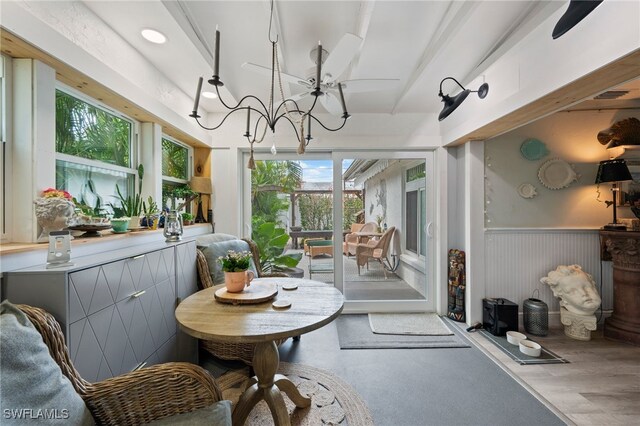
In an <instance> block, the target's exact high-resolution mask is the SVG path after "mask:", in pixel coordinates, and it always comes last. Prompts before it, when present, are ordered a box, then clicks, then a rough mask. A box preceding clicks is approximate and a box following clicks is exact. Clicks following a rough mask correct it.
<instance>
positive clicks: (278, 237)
mask: <svg viewBox="0 0 640 426" xmlns="http://www.w3.org/2000/svg"><path fill="white" fill-rule="evenodd" d="M251 239H252V240H253V241H254V242H255V243H256V245H257V246H258V251H259V253H260V267H261V268H262V270H263V271H264V272H265V273H272V272H275V271H281V272H285V273H286V272H287V270H288V269H289V268H295V267H296V266H297V265H298V263H299V262H300V259H302V253H292V254H283V253H284V249H285V246H286V245H287V243H288V242H289V234H287V233H286V232H285V230H284V228H280V227H277V226H276V224H275V223H273V222H265V223H263V224H261V225H259V226H257V227H255V228H254V229H253V232H252V234H251Z"/></svg>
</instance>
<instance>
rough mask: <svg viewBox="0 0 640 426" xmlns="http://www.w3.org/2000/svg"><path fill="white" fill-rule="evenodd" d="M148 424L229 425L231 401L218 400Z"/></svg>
mask: <svg viewBox="0 0 640 426" xmlns="http://www.w3.org/2000/svg"><path fill="white" fill-rule="evenodd" d="M148 424H150V425H153V426H176V425H177V426H198V425H212V426H231V401H218V402H216V403H215V404H212V405H210V406H208V407H204V408H201V409H199V410H196V411H192V412H190V413H184V414H179V415H177V416H171V417H165V418H164V419H160V420H156V421H154V422H151V423H148Z"/></svg>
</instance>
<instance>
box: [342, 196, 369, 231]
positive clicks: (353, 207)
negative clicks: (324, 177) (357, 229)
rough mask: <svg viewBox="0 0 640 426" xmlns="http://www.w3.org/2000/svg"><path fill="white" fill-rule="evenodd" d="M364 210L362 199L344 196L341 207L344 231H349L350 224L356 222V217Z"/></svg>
mask: <svg viewBox="0 0 640 426" xmlns="http://www.w3.org/2000/svg"><path fill="white" fill-rule="evenodd" d="M362 209H364V203H363V202H362V198H360V197H358V196H357V195H355V194H345V195H344V203H343V205H342V222H343V228H344V229H351V224H352V223H355V222H356V215H357V214H358V213H359V212H361V211H362Z"/></svg>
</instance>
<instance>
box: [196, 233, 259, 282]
mask: <svg viewBox="0 0 640 426" xmlns="http://www.w3.org/2000/svg"><path fill="white" fill-rule="evenodd" d="M201 250H202V254H204V257H205V258H206V259H207V265H208V266H209V273H210V274H211V279H213V283H214V284H222V283H224V271H223V270H222V265H221V264H220V262H219V261H218V258H219V257H220V256H225V255H226V254H227V252H228V251H229V250H233V251H248V252H251V251H250V250H249V244H247V242H246V241H242V240H237V239H235V240H228V241H219V242H217V243H211V244H209V245H208V246H206V247H204V248H203V249H201ZM249 270H250V271H253V273H254V274H255V276H256V277H257V276H258V271H257V270H256V266H255V264H254V263H253V257H252V258H251V266H250V267H249Z"/></svg>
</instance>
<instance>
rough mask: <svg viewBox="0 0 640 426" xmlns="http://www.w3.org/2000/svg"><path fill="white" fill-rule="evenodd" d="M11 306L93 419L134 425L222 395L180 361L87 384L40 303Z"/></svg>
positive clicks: (200, 371)
mask: <svg viewBox="0 0 640 426" xmlns="http://www.w3.org/2000/svg"><path fill="white" fill-rule="evenodd" d="M17 306H18V308H19V309H20V310H21V311H22V312H24V313H25V314H26V315H27V317H28V318H29V320H30V321H31V322H32V323H33V325H34V326H35V328H36V330H38V332H39V333H40V334H41V335H42V339H43V340H44V343H45V344H46V345H47V347H48V348H49V353H50V354H51V357H52V358H53V359H54V360H55V361H56V363H57V364H58V365H59V366H60V369H61V370H62V374H64V375H65V376H66V377H67V378H68V379H69V381H70V382H71V384H72V385H73V387H74V388H75V390H76V392H78V394H79V395H80V396H81V397H82V399H83V400H84V403H85V404H86V406H87V408H88V409H89V411H91V414H92V415H93V418H94V419H95V421H96V422H97V423H98V424H104V425H120V426H122V425H140V424H143V423H148V422H151V421H153V420H158V419H161V418H164V417H169V416H173V415H176V414H183V413H188V412H191V411H194V410H197V409H200V408H204V407H207V406H209V405H211V404H213V403H215V402H217V401H220V400H222V393H221V391H220V388H219V387H218V385H217V384H216V382H215V381H214V379H213V377H211V375H210V374H209V373H208V372H207V371H206V370H205V369H203V368H202V367H199V366H197V365H194V364H189V363H186V362H169V363H165V364H158V365H152V366H150V367H148V368H143V369H140V370H136V371H133V372H131V373H127V374H123V375H120V376H117V377H112V378H110V379H106V380H103V381H101V382H96V383H89V382H87V381H86V380H84V379H83V378H82V377H80V375H79V374H78V371H77V370H76V369H75V367H74V366H73V364H72V363H71V359H70V358H69V351H68V349H67V347H66V345H65V341H64V336H63V334H62V330H61V328H60V324H58V322H57V321H56V320H55V319H54V318H53V316H52V315H51V314H49V313H47V312H46V311H44V310H43V309H40V308H34V307H32V306H27V305H17ZM167 402H170V403H167Z"/></svg>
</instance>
